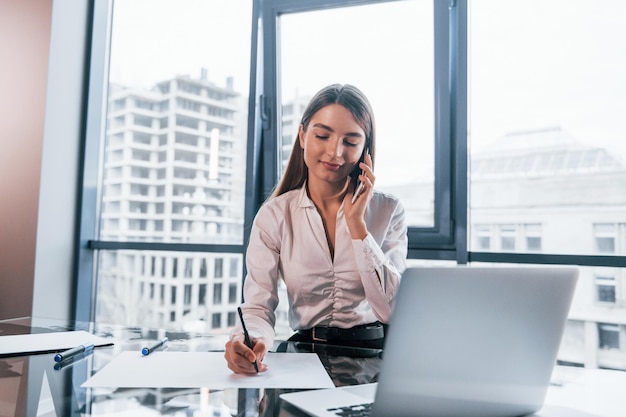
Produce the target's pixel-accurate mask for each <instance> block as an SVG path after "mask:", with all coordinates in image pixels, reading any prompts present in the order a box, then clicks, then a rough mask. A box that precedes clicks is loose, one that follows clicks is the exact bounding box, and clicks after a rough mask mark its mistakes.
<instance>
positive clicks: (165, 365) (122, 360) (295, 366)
mask: <svg viewBox="0 0 626 417" xmlns="http://www.w3.org/2000/svg"><path fill="white" fill-rule="evenodd" d="M263 362H264V363H266V364H267V366H268V370H267V371H266V372H261V373H259V374H257V375H252V376H248V375H239V374H234V373H233V372H232V371H231V370H230V369H228V366H227V364H226V359H224V353H223V352H167V351H166V352H153V353H151V354H149V355H148V356H142V355H141V353H140V352H135V351H132V352H131V351H127V352H122V353H121V354H119V355H118V356H116V357H115V358H113V360H112V361H111V362H109V363H108V364H107V365H105V366H104V367H103V368H102V369H101V370H100V371H98V372H97V373H96V374H95V375H93V376H92V377H91V378H89V379H88V380H87V381H85V382H84V383H83V384H82V387H109V388H111V387H124V388H138V387H146V388H203V387H206V388H212V389H222V388H332V387H334V386H335V385H334V384H333V382H332V380H331V379H330V377H329V376H328V373H327V372H326V370H325V369H324V366H323V365H322V362H321V361H320V359H319V357H318V356H317V354H315V353H277V352H268V353H267V355H265V359H264V360H263Z"/></svg>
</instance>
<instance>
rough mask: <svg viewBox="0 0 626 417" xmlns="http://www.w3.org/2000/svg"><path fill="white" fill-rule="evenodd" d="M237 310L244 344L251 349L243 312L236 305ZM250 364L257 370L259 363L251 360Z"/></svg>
mask: <svg viewBox="0 0 626 417" xmlns="http://www.w3.org/2000/svg"><path fill="white" fill-rule="evenodd" d="M237 311H238V312H239V320H241V327H243V337H244V339H245V340H244V341H245V343H246V346H248V347H249V348H250V349H252V341H251V340H250V335H249V334H248V329H246V323H245V322H244V321H243V313H242V312H241V307H237ZM252 364H253V365H254V370H255V371H257V372H259V365H258V364H257V363H256V361H254V362H252Z"/></svg>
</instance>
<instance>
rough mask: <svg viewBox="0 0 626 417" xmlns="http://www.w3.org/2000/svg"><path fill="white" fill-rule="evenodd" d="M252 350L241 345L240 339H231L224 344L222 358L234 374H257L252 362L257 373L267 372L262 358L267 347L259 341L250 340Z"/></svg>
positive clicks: (243, 344)
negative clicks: (255, 364)
mask: <svg viewBox="0 0 626 417" xmlns="http://www.w3.org/2000/svg"><path fill="white" fill-rule="evenodd" d="M252 343H253V349H250V348H249V347H248V346H246V345H245V343H243V340H240V339H231V340H229V341H228V342H226V351H225V353H224V358H225V359H226V362H228V368H229V369H230V370H231V371H233V372H234V373H236V374H247V375H254V374H256V373H257V371H256V369H255V368H254V361H256V362H257V366H258V368H259V372H265V371H267V365H266V364H264V363H263V358H265V354H266V353H267V347H266V346H265V343H263V342H262V341H261V340H260V339H252Z"/></svg>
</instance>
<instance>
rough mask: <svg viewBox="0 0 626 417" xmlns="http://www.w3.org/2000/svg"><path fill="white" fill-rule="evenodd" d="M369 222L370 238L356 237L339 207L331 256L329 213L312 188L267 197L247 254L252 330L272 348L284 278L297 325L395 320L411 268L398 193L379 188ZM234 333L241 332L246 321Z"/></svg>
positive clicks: (247, 307)
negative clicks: (395, 305)
mask: <svg viewBox="0 0 626 417" xmlns="http://www.w3.org/2000/svg"><path fill="white" fill-rule="evenodd" d="M365 222H366V225H367V230H368V232H369V233H368V235H367V236H366V237H365V239H363V240H359V239H356V240H353V239H352V238H351V236H350V232H349V230H348V226H347V224H346V221H345V217H344V212H343V205H342V206H341V207H340V208H339V211H338V213H337V227H336V237H335V257H334V259H331V256H330V249H329V246H328V242H327V239H326V234H325V231H324V225H323V223H322V217H321V216H320V214H319V213H318V211H317V209H316V208H315V205H314V204H313V202H312V201H311V199H310V198H309V197H308V196H307V193H306V185H305V186H303V187H302V188H300V189H297V190H292V191H289V192H287V193H284V194H282V195H280V196H278V197H275V198H272V199H271V200H269V201H267V202H266V203H265V204H264V205H263V206H262V207H261V208H260V209H259V211H258V213H257V215H256V217H255V220H254V224H253V226H252V230H251V233H250V240H249V243H248V248H247V252H246V267H247V276H246V279H245V281H244V304H243V305H242V310H243V313H244V316H245V321H246V327H247V328H248V331H249V332H250V334H251V335H252V336H253V337H262V338H264V339H265V340H264V341H265V343H266V346H269V347H270V348H271V346H272V344H273V340H274V337H275V332H274V324H275V322H276V317H275V314H274V310H275V308H276V306H277V304H278V292H277V285H278V279H279V277H282V278H283V279H284V282H285V285H286V288H287V294H288V302H289V325H290V327H291V328H292V329H294V330H299V329H309V328H311V327H314V326H319V325H323V326H334V327H342V328H349V327H352V326H356V325H359V324H366V323H372V322H375V321H381V322H383V323H388V322H389V320H390V317H391V311H392V308H393V301H394V297H395V295H396V290H397V288H398V284H399V282H400V275H401V274H402V272H403V271H404V269H405V267H406V257H407V227H406V225H405V214H404V208H403V207H402V205H401V204H400V201H399V200H398V199H397V198H396V197H394V196H391V195H389V194H384V193H381V192H378V191H376V190H374V193H373V196H372V199H371V200H370V202H369V204H368V207H367V210H366V212H365ZM231 334H232V335H233V337H236V335H241V325H240V324H239V325H238V326H237V328H235V329H234V330H233V332H232V333H231Z"/></svg>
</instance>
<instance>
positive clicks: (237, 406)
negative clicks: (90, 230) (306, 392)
mask: <svg viewBox="0 0 626 417" xmlns="http://www.w3.org/2000/svg"><path fill="white" fill-rule="evenodd" d="M68 330H85V331H88V332H90V333H93V334H95V335H96V336H100V337H105V338H111V339H112V340H113V341H114V343H115V344H114V345H113V346H107V347H98V348H96V349H95V350H94V351H92V352H90V353H89V354H86V355H81V356H78V357H77V358H76V359H75V360H73V361H69V362H67V363H65V362H62V363H61V364H59V363H56V362H55V361H54V360H53V357H54V353H45V354H36V355H21V356H20V355H13V356H5V357H0V417H7V416H18V417H21V416H27V417H34V416H45V417H52V416H56V417H65V416H133V417H141V416H155V415H160V416H162V415H167V416H185V417H188V416H194V417H198V416H211V417H226V416H242V417H244V416H255V417H273V416H280V417H298V416H302V415H303V414H302V413H301V412H300V411H299V410H297V409H295V408H294V407H292V406H290V405H289V404H286V403H285V402H283V401H282V400H281V399H280V398H279V396H280V394H282V393H284V392H291V391H295V390H294V389H289V388H285V389H241V388H239V389H236V388H232V389H212V388H211V387H206V388H190V389H173V388H167V389H163V388H160V389H155V388H149V387H146V388H140V389H138V388H132V389H129V388H82V387H81V384H83V383H84V382H85V381H86V380H87V379H88V378H89V377H90V376H91V375H93V374H95V373H96V372H98V371H99V370H100V369H102V368H103V367H104V366H105V365H106V364H108V363H109V362H110V361H111V360H112V359H113V358H114V357H116V356H117V355H119V354H120V353H121V352H123V351H137V352H140V351H141V348H142V347H144V346H145V345H147V344H151V343H153V342H154V341H156V340H159V339H161V338H163V337H168V339H169V341H168V344H167V349H168V350H169V351H180V352H203V351H204V352H206V351H223V348H224V344H225V342H226V340H227V335H206V334H196V333H186V332H172V331H167V330H162V329H146V328H138V327H124V326H115V325H106V324H94V323H62V324H60V323H59V322H58V321H52V320H42V319H31V318H24V319H15V320H4V321H0V343H1V336H7V335H16V334H30V333H49V332H54V331H68ZM272 350H274V351H279V352H281V351H282V352H315V353H317V354H318V356H319V358H320V360H321V362H322V364H323V365H324V368H325V369H326V371H327V372H328V374H329V376H330V377H331V379H332V381H333V382H334V384H335V385H336V386H347V385H356V384H365V383H371V382H377V381H378V375H379V372H380V368H381V364H382V356H383V355H382V351H381V350H378V349H354V348H344V347H337V346H324V345H310V344H306V343H293V342H282V343H277V344H276V345H275V346H274V347H273V349H272ZM552 381H553V383H552V385H551V387H550V389H549V391H548V395H547V398H546V407H544V409H542V410H541V411H540V412H539V413H538V414H537V416H541V417H617V416H622V417H623V416H626V412H625V411H624V410H626V399H625V397H624V396H623V395H622V392H623V390H624V389H626V373H625V372H621V371H606V370H588V369H582V368H572V367H562V366H558V367H556V368H555V372H554V374H553V378H552Z"/></svg>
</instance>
